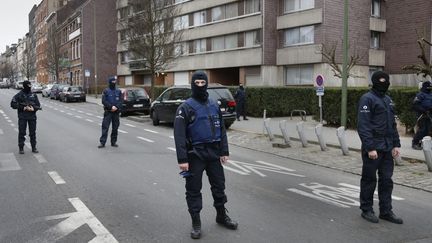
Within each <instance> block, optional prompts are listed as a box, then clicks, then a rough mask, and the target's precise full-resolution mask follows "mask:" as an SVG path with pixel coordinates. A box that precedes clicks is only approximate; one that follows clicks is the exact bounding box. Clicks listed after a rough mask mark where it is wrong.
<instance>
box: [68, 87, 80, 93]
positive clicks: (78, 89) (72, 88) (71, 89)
mask: <svg viewBox="0 0 432 243" xmlns="http://www.w3.org/2000/svg"><path fill="white" fill-rule="evenodd" d="M69 91H71V92H81V91H82V88H81V87H70V88H69Z"/></svg>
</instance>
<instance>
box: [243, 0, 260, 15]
mask: <svg viewBox="0 0 432 243" xmlns="http://www.w3.org/2000/svg"><path fill="white" fill-rule="evenodd" d="M260 10H261V8H260V0H246V1H245V14H251V13H257V12H259V11H260Z"/></svg>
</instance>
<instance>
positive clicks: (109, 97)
mask: <svg viewBox="0 0 432 243" xmlns="http://www.w3.org/2000/svg"><path fill="white" fill-rule="evenodd" d="M116 82H117V77H115V76H113V77H110V78H109V79H108V88H105V90H104V91H103V93H102V104H103V107H104V117H103V121H102V136H101V137H100V139H99V142H100V144H99V146H98V148H104V147H105V143H106V141H107V138H108V130H109V127H110V123H112V130H111V146H112V147H118V144H117V135H118V128H119V126H120V111H121V108H122V100H123V98H122V93H121V91H120V89H118V88H117V87H116Z"/></svg>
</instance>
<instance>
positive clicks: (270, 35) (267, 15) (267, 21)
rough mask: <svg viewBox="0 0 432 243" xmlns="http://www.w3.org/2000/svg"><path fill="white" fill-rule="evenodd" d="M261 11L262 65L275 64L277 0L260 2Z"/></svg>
mask: <svg viewBox="0 0 432 243" xmlns="http://www.w3.org/2000/svg"><path fill="white" fill-rule="evenodd" d="M262 4H263V6H261V11H262V13H263V14H264V19H263V21H264V30H263V65H276V48H277V46H278V38H275V37H276V36H278V32H277V29H276V25H277V24H276V23H277V16H278V15H279V14H278V5H279V0H266V1H263V2H262Z"/></svg>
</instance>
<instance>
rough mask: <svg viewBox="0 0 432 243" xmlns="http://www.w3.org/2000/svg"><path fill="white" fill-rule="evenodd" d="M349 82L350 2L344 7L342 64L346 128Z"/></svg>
mask: <svg viewBox="0 0 432 243" xmlns="http://www.w3.org/2000/svg"><path fill="white" fill-rule="evenodd" d="M347 82H348V0H345V5H344V38H343V63H342V103H341V126H343V127H346V121H347V96H348V95H347V86H348V85H347Z"/></svg>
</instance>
